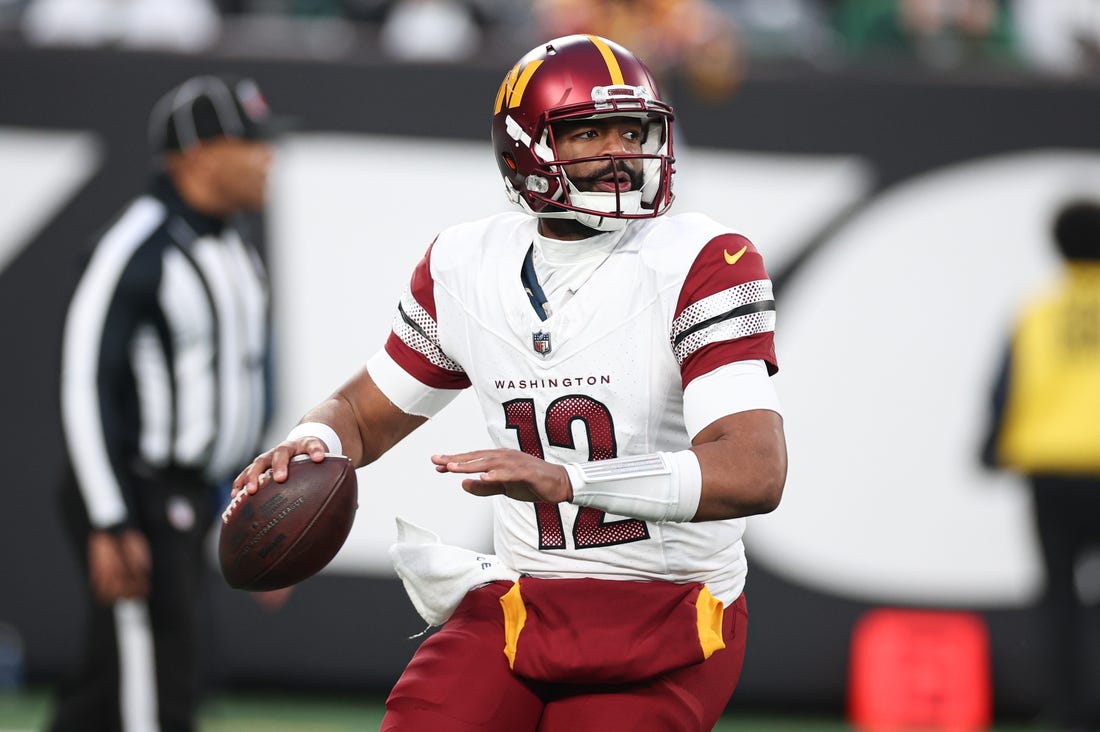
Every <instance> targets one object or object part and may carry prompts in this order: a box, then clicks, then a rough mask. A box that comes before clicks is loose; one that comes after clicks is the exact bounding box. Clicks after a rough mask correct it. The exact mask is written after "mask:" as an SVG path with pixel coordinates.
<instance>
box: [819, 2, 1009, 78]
mask: <svg viewBox="0 0 1100 732" xmlns="http://www.w3.org/2000/svg"><path fill="white" fill-rule="evenodd" d="M836 27H837V29H838V32H839V33H840V36H841V41H842V43H843V45H844V47H845V48H846V50H847V53H848V55H849V56H851V57H852V58H854V59H856V60H859V61H864V62H866V61H875V60H883V59H896V60H905V61H910V60H911V61H916V62H919V63H921V64H923V65H926V66H929V67H932V68H940V69H948V68H958V67H962V66H967V65H974V64H989V63H1004V62H1009V61H1012V60H1013V59H1014V58H1015V57H1014V51H1013V45H1012V34H1011V19H1010V17H1009V12H1008V10H1007V8H1006V7H1005V5H1004V0H890V1H886V0H840V2H839V3H838V7H837V10H836Z"/></svg>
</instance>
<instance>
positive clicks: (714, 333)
mask: <svg viewBox="0 0 1100 732" xmlns="http://www.w3.org/2000/svg"><path fill="white" fill-rule="evenodd" d="M774 330H775V311H774V310H764V311H761V312H756V313H749V314H748V315H742V316H741V317H738V318H731V319H730V320H721V321H719V322H717V323H715V324H713V325H711V326H708V327H706V328H703V329H702V330H697V331H695V332H693V333H690V334H688V335H687V337H686V338H684V340H682V341H681V342H680V343H678V344H677V345H676V347H675V348H674V349H673V351H674V353H675V354H676V361H677V362H678V363H680V364H681V365H682V364H683V363H684V361H686V360H687V359H688V358H689V357H690V356H691V355H692V354H693V353H695V352H696V351H698V350H699V349H700V348H702V347H703V346H709V345H710V344H712V343H720V342H722V341H732V340H734V339H736V338H744V337H746V336H751V335H758V334H760V333H769V332H772V331H774Z"/></svg>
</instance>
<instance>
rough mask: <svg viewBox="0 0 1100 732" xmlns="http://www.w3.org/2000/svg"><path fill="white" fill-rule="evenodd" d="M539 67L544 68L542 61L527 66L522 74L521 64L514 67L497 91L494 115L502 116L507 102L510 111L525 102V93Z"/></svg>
mask: <svg viewBox="0 0 1100 732" xmlns="http://www.w3.org/2000/svg"><path fill="white" fill-rule="evenodd" d="M539 66H542V59H539V60H537V61H532V62H531V63H529V64H527V66H525V67H524V69H523V71H522V72H520V71H519V64H516V65H515V66H513V67H512V70H511V71H509V72H508V75H507V76H505V77H504V82H503V83H502V84H501V85H500V89H499V90H498V91H497V98H496V101H494V102H493V114H500V110H501V109H502V108H503V107H504V104H505V102H507V104H508V108H509V109H511V108H513V107H518V106H519V104H520V102H521V101H523V92H524V91H525V90H526V89H527V85H528V84H529V83H530V82H531V77H532V76H534V75H535V71H537V70H538V68H539ZM517 74H518V78H517Z"/></svg>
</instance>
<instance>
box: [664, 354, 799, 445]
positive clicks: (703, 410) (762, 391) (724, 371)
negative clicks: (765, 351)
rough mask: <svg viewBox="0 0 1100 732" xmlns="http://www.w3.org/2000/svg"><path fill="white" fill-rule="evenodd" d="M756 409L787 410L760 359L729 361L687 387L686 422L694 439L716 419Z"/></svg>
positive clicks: (778, 411)
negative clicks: (781, 403) (783, 406)
mask: <svg viewBox="0 0 1100 732" xmlns="http://www.w3.org/2000/svg"><path fill="white" fill-rule="evenodd" d="M753 409H769V410H771V411H773V412H776V413H778V414H783V412H782V410H781V409H780V406H779V395H778V394H777V393H776V391H775V386H774V385H773V384H772V380H771V377H769V376H768V367H767V366H766V365H765V364H764V362H763V361H761V360H759V359H758V360H755V361H737V362H735V363H728V364H726V365H725V366H721V367H719V368H716V369H715V370H714V371H711V372H710V373H709V374H703V375H702V376H700V377H699V378H697V379H695V380H694V381H692V382H691V383H690V384H688V385H687V388H686V389H684V424H685V426H686V427H687V432H688V435H689V436H690V437H691V438H692V439H695V436H696V435H697V434H699V432H700V431H702V429H703V428H704V427H706V426H707V425H709V424H710V423H711V422H713V421H715V420H716V419H719V418H721V417H725V416H726V415H727V414H736V413H738V412H748V411H750V410H753Z"/></svg>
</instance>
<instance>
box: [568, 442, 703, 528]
mask: <svg viewBox="0 0 1100 732" xmlns="http://www.w3.org/2000/svg"><path fill="white" fill-rule="evenodd" d="M565 471H566V472H567V473H569V480H570V482H571V483H572V484H573V503H575V504H576V505H578V506H590V507H592V508H598V509H601V510H603V511H607V512H608V513H613V514H615V515H616V516H630V517H631V518H639V519H643V520H645V521H678V522H684V521H690V520H691V519H693V518H694V517H695V514H696V512H697V511H698V510H699V501H700V499H701V498H702V494H703V474H702V471H701V470H700V468H699V459H698V458H697V457H695V453H694V452H692V451H691V450H680V451H679V452H657V453H652V454H650V455H635V456H631V457H623V458H613V459H611V460H599V461H596V462H589V463H569V464H567V465H566V466H565Z"/></svg>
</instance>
